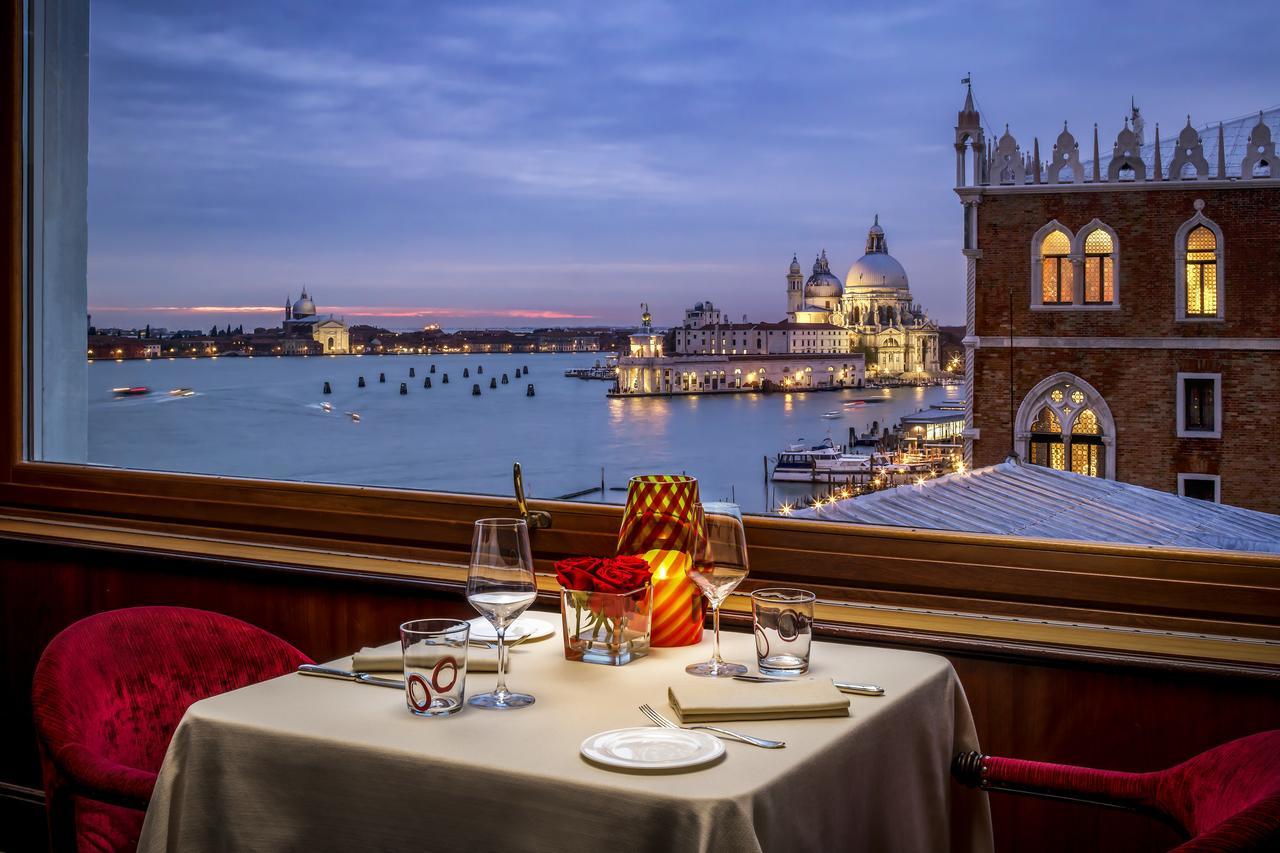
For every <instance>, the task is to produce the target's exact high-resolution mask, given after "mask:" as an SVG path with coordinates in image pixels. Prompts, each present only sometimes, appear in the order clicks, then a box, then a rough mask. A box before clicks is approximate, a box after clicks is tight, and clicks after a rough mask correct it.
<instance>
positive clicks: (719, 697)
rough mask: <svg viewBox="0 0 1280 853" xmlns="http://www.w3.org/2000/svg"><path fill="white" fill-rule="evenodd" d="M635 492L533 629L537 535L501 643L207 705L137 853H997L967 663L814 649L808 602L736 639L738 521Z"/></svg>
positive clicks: (488, 551)
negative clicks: (611, 540)
mask: <svg viewBox="0 0 1280 853" xmlns="http://www.w3.org/2000/svg"><path fill="white" fill-rule="evenodd" d="M636 479H637V480H642V482H641V483H639V484H637V483H635V482H634V481H633V489H636V490H637V492H638V494H639V495H640V500H639V501H637V502H636V506H637V507H639V506H641V505H643V507H644V508H643V509H637V510H636V511H635V512H633V511H632V510H633V501H632V500H631V497H632V495H629V500H628V510H627V513H626V514H624V522H623V529H622V533H621V534H620V541H619V551H618V554H617V555H616V556H613V557H584V558H577V559H571V560H566V561H561V562H560V563H559V564H557V566H556V570H557V578H558V579H559V580H560V583H561V587H562V590H563V592H562V594H561V608H560V613H558V614H556V613H547V612H539V611H530V610H529V608H530V606H531V605H533V604H534V602H535V599H536V589H537V587H536V579H535V576H534V573H533V560H532V549H531V548H530V547H529V537H528V530H527V527H526V526H525V523H524V521H522V520H520V519H482V520H480V521H478V522H476V526H475V531H474V535H473V548H472V557H471V563H470V567H469V572H468V581H467V598H468V601H470V602H471V604H472V606H473V607H474V608H475V609H476V611H477V612H479V613H480V614H481V616H480V617H478V618H476V619H471V620H463V619H417V620H410V621H407V622H405V623H403V624H402V625H401V626H400V638H399V640H398V641H392V642H388V643H385V644H382V645H379V646H374V647H365V648H362V649H358V650H353V654H352V655H350V656H348V657H345V658H340V659H337V660H334V661H328V662H325V663H322V664H317V665H304V666H303V667H300V668H299V672H298V673H296V674H292V675H286V676H283V677H280V678H276V679H273V680H271V681H267V682H263V683H261V684H256V685H252V686H250V687H247V688H242V689H240V690H236V691H232V692H230V693H226V694H222V695H219V696H214V697H211V698H209V699H206V700H203V701H201V702H198V703H196V704H195V705H192V706H191V708H189V709H188V711H187V714H186V716H185V717H184V718H183V720H182V722H181V723H180V724H179V727H178V730H177V731H176V732H175V734H174V737H173V740H172V742H171V743H170V746H169V750H168V753H167V755H166V757H165V761H164V764H163V766H162V769H161V773H160V779H159V781H158V783H157V785H156V790H155V794H154V795H153V798H152V804H151V807H150V809H149V810H148V813H147V818H146V823H145V825H144V828H143V833H142V838H141V840H140V843H139V848H138V849H139V850H156V851H158V850H231V849H245V850H256V849H302V848H304V847H305V848H307V849H312V850H349V849H384V850H399V849H405V850H443V849H495V850H496V849H501V850H548V851H550V850H579V849H584V850H585V849H594V848H596V847H598V846H599V845H601V844H607V845H608V846H609V847H610V848H611V849H614V850H658V849H661V850H672V851H679V850H689V851H738V850H804V849H815V850H816V849H825V850H829V849H866V850H948V849H955V850H989V849H991V833H990V815H989V811H988V809H987V804H986V799H985V795H984V794H981V793H980V792H961V791H960V790H959V789H954V788H953V786H952V785H951V783H950V776H949V769H948V768H949V764H950V760H951V756H952V755H953V754H955V753H956V752H959V751H962V750H967V749H974V748H977V738H976V735H975V733H974V730H973V723H972V719H971V716H970V713H969V707H968V703H967V701H966V700H965V697H964V692H963V689H962V688H961V686H960V684H959V681H958V679H957V678H956V676H955V672H954V670H953V669H952V667H951V665H950V663H949V662H948V661H947V660H946V659H945V658H941V657H938V656H934V655H928V654H921V653H917V652H908V651H900V650H893V649H883V648H863V647H857V646H852V645H848V644H838V643H827V642H814V641H813V639H812V623H813V604H814V597H813V595H812V594H811V593H808V592H807V591H805V590H796V589H785V588H766V589H761V590H756V591H755V592H753V593H752V594H751V601H752V613H753V620H752V621H753V630H752V632H751V633H742V632H732V633H727V634H725V635H724V636H721V632H720V630H719V611H720V607H721V605H722V604H723V603H724V601H725V600H727V598H728V597H729V596H730V595H732V594H735V593H734V590H735V589H736V588H737V587H738V586H739V584H740V583H741V581H742V580H743V579H744V578H745V577H747V575H748V572H749V567H748V562H747V550H746V543H745V536H744V535H743V532H742V531H743V527H742V523H741V519H740V515H739V514H738V513H737V511H736V507H734V506H733V505H731V504H710V503H708V504H702V503H701V502H700V501H698V500H697V493H696V481H692V489H690V485H691V483H690V481H691V480H692V478H674V477H662V478H656V477H655V478H636ZM667 486H672V487H674V490H675V494H674V496H673V495H667V496H666V497H665V498H664V496H663V494H662V493H663V492H664V491H666V489H665V487H667ZM637 487H638V488H637ZM655 507H659V508H660V511H655ZM637 519H638V521H637ZM629 521H630V522H631V524H630V526H629ZM646 569H647V570H648V571H646ZM695 593H696V595H695ZM708 608H709V609H710V610H711V611H712V620H711V621H712V624H713V629H712V631H711V632H710V634H711V636H710V637H709V638H704V636H703V633H704V632H703V630H702V624H703V621H704V613H705V610H706V609H708ZM695 620H696V622H697V628H698V630H697V632H696V633H695V632H694V631H693V630H692V628H691V627H690V626H691V624H692V623H693V622H694V621H695Z"/></svg>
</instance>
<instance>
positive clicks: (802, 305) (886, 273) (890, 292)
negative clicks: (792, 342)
mask: <svg viewBox="0 0 1280 853" xmlns="http://www.w3.org/2000/svg"><path fill="white" fill-rule="evenodd" d="M787 316H788V318H789V320H790V321H791V322H793V323H797V324H806V325H813V324H830V325H833V326H836V327H839V328H841V329H846V330H848V333H849V334H848V340H849V343H850V345H851V346H852V347H853V348H854V349H857V350H860V351H862V352H865V353H866V354H867V360H868V363H867V374H868V375H869V376H873V377H877V378H882V379H883V378H895V379H907V380H911V379H932V378H935V377H937V376H938V374H939V370H940V367H939V356H938V352H939V351H938V324H937V323H936V322H934V321H933V320H931V319H929V316H928V314H927V313H926V312H925V311H924V309H923V308H921V307H920V305H918V304H917V303H915V302H914V301H913V300H912V297H911V290H910V287H909V285H908V281H907V271H906V270H905V269H904V268H903V266H902V264H900V263H899V262H898V260H897V259H896V258H894V257H893V256H892V255H890V254H889V246H888V243H887V242H886V240H885V233H884V229H883V228H882V227H880V217H879V216H876V218H875V221H874V222H873V223H872V225H871V228H870V229H868V231H867V243H866V253H865V254H864V255H863V256H862V257H861V258H859V259H858V260H856V261H854V262H853V265H852V266H851V267H849V272H848V273H846V274H845V278H844V281H843V283H842V282H841V281H840V279H839V278H838V277H836V276H835V275H834V274H833V273H832V272H831V265H830V262H829V261H828V260H827V253H826V250H823V252H822V254H820V255H819V256H818V257H817V258H816V259H815V260H814V262H813V270H812V272H811V274H810V276H809V278H808V279H807V280H806V279H805V278H804V277H803V274H802V273H801V271H800V262H799V260H798V259H797V258H796V257H794V256H793V257H792V258H791V267H790V268H789V270H788V271H787Z"/></svg>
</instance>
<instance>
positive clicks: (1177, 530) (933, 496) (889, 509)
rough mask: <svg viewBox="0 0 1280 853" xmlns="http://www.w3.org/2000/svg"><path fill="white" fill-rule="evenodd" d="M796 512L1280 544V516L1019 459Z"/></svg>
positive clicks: (1019, 532) (874, 520)
mask: <svg viewBox="0 0 1280 853" xmlns="http://www.w3.org/2000/svg"><path fill="white" fill-rule="evenodd" d="M793 517H796V518H817V519H822V520H823V521H846V522H853V523H858V524H883V525H891V526H897V527H920V528H926V529H929V530H954V531H963V532H968V533H988V534H993V535H1013V536H1032V537H1037V538H1044V539H1073V540H1080V541H1087V542H1108V543H1117V544H1119V543H1123V544H1130V545H1164V546H1174V547H1183V548H1210V549H1216V550H1229V551H1263V552H1268V553H1280V516H1275V515H1271V514H1270V513H1265V512H1257V511H1255V510H1249V509H1241V508H1239V507H1232V506H1224V505H1223V504H1215V503H1210V502H1208V501H1202V500H1197V499H1195V498H1184V497H1179V496H1178V495H1174V494H1170V493H1168V492H1160V491H1156V490H1155V489H1148V488H1144V487H1142V486H1135V485H1131V484H1129V483H1121V482H1118V481H1116V480H1103V479H1099V478H1097V477H1089V476H1086V475H1084V474H1073V473H1071V472H1068V471H1055V470H1053V469H1051V468H1045V467H1042V466H1039V465H1025V464H1021V463H1017V462H1004V463H1001V464H999V465H992V466H990V467H988V468H979V469H977V470H975V471H971V472H968V473H964V474H948V475H947V476H944V477H939V478H937V479H934V480H926V481H925V482H923V483H922V484H920V485H912V486H898V487H896V488H892V489H886V490H884V491H882V492H874V493H872V494H869V495H863V496H861V497H856V498H848V499H845V500H841V501H836V502H835V503H833V504H828V505H826V506H822V507H815V508H809V509H803V510H799V511H797V512H796V513H794V515H793Z"/></svg>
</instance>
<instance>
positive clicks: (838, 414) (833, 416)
mask: <svg viewBox="0 0 1280 853" xmlns="http://www.w3.org/2000/svg"><path fill="white" fill-rule="evenodd" d="M822 416H823V417H824V418H826V419H827V420H835V419H836V418H839V417H843V416H844V414H843V413H842V412H823V413H822Z"/></svg>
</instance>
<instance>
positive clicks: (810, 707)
mask: <svg viewBox="0 0 1280 853" xmlns="http://www.w3.org/2000/svg"><path fill="white" fill-rule="evenodd" d="M667 695H668V698H669V699H670V701H671V707H672V708H673V709H674V710H675V712H676V713H677V714H679V715H680V721H681V722H703V721H706V720H789V719H800V718H804V717H847V716H848V715H849V697H848V696H846V695H844V694H843V693H841V692H840V691H839V690H837V689H836V687H835V685H834V684H832V683H831V682H830V681H817V680H809V679H806V680H804V681H791V682H786V683H777V684H746V683H743V682H739V681H722V680H720V679H710V678H708V679H691V680H689V681H681V682H679V683H678V684H674V685H672V686H671V687H670V688H668V690H667Z"/></svg>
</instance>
